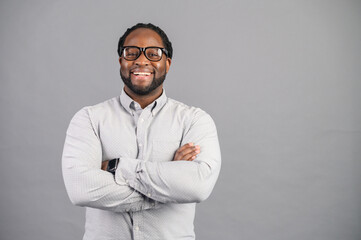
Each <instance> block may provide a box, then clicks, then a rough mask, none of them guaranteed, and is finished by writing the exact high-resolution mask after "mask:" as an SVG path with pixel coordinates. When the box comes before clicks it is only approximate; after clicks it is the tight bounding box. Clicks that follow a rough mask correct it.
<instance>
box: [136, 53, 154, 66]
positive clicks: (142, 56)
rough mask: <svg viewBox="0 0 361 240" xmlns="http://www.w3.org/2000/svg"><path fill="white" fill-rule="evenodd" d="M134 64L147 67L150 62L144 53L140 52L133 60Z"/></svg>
mask: <svg viewBox="0 0 361 240" xmlns="http://www.w3.org/2000/svg"><path fill="white" fill-rule="evenodd" d="M134 63H135V64H136V65H140V66H147V65H149V63H150V61H149V60H148V58H146V57H145V52H141V53H140V56H139V57H138V58H137V59H136V60H135V62H134Z"/></svg>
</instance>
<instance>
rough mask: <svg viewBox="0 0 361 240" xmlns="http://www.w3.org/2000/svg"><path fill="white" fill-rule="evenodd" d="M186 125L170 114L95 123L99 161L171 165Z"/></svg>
mask: <svg viewBox="0 0 361 240" xmlns="http://www.w3.org/2000/svg"><path fill="white" fill-rule="evenodd" d="M186 129H187V123H186V121H184V120H183V119H182V118H179V117H175V116H174V115H172V114H166V113H159V114H157V115H156V116H153V115H152V114H150V113H149V114H147V113H146V112H144V113H142V114H141V115H140V116H139V117H137V118H134V117H133V116H131V115H129V114H118V115H116V116H114V115H113V116H107V117H104V118H102V120H101V121H99V123H98V129H97V131H98V136H99V138H100V141H101V145H102V155H103V160H109V159H113V158H119V157H129V158H137V159H142V160H144V161H171V160H172V159H173V156H174V153H175V152H176V150H177V149H178V148H179V147H180V146H181V145H182V139H183V136H184V133H185V131H186Z"/></svg>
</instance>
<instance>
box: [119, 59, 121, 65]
mask: <svg viewBox="0 0 361 240" xmlns="http://www.w3.org/2000/svg"><path fill="white" fill-rule="evenodd" d="M119 64H120V65H122V58H121V57H119Z"/></svg>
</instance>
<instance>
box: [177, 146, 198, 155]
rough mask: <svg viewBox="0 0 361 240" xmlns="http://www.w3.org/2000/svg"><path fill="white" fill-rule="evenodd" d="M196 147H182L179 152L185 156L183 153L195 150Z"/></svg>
mask: <svg viewBox="0 0 361 240" xmlns="http://www.w3.org/2000/svg"><path fill="white" fill-rule="evenodd" d="M196 149H197V147H196V146H190V147H187V148H185V149H183V150H182V151H179V154H180V155H182V156H185V155H187V154H189V153H191V152H193V151H195V150H196Z"/></svg>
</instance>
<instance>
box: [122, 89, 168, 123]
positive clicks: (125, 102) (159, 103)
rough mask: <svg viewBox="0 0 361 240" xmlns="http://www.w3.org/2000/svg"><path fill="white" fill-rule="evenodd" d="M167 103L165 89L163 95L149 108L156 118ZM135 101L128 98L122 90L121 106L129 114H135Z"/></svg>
mask: <svg viewBox="0 0 361 240" xmlns="http://www.w3.org/2000/svg"><path fill="white" fill-rule="evenodd" d="M166 102H167V95H166V94H165V90H164V88H163V92H162V95H160V96H159V98H157V99H156V100H155V101H154V102H152V103H151V104H149V105H148V106H147V107H150V108H151V111H152V115H153V116H154V115H155V114H157V113H158V112H159V110H160V109H162V107H163V106H164V105H165V104H166ZM134 103H135V101H134V100H133V99H132V98H131V97H129V96H128V94H127V93H126V92H125V91H124V88H123V89H122V92H121V93H120V104H121V105H122V106H123V107H124V108H125V110H127V112H128V113H130V114H133V112H132V111H133V110H132V108H131V104H134Z"/></svg>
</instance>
